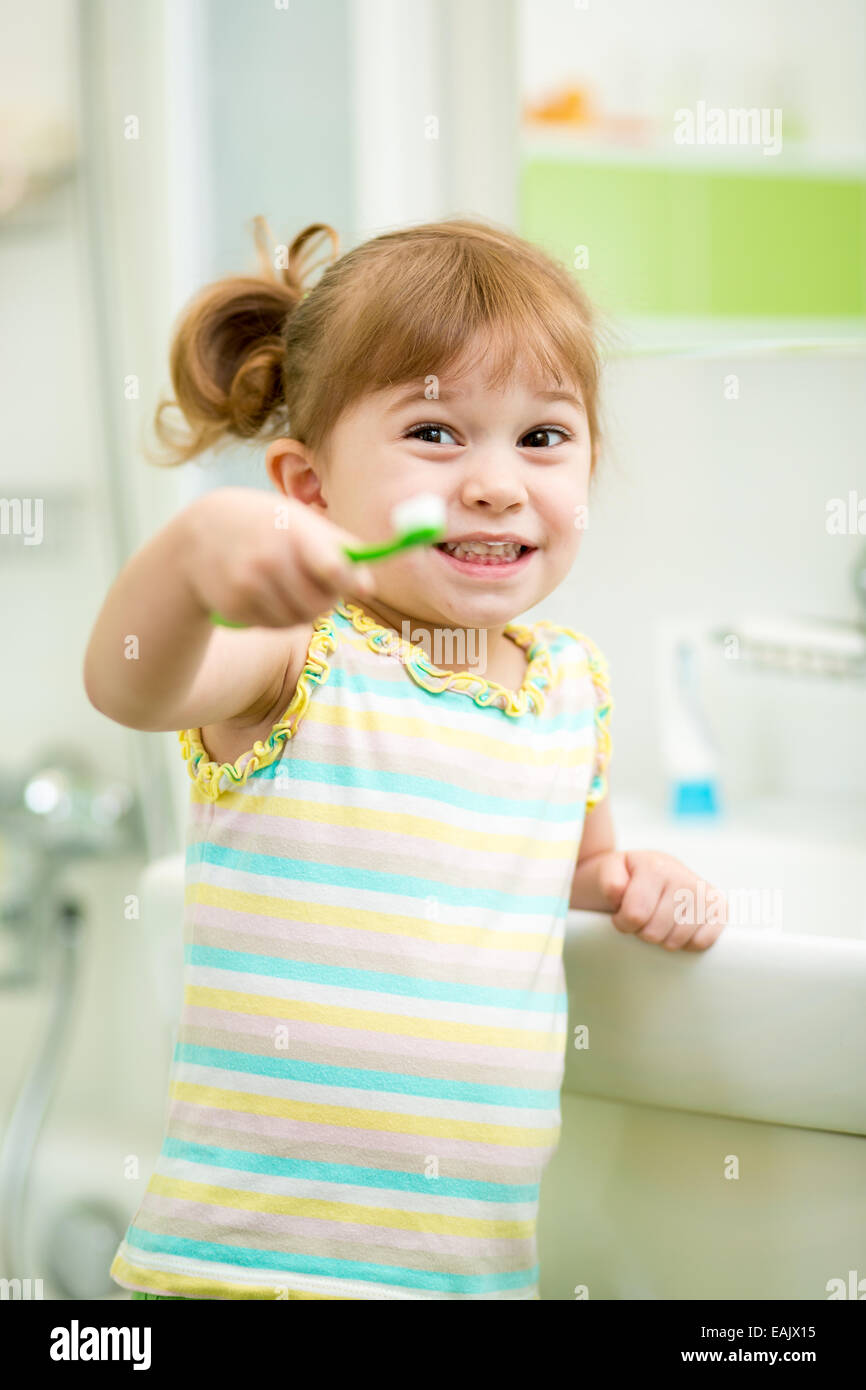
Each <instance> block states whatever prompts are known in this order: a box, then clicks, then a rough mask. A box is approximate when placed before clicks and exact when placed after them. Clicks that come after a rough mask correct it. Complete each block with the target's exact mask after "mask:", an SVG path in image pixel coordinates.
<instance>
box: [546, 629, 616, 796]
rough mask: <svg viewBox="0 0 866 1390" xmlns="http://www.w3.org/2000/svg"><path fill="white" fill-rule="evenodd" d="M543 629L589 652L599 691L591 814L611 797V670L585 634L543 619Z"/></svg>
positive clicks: (596, 691) (590, 791)
mask: <svg viewBox="0 0 866 1390" xmlns="http://www.w3.org/2000/svg"><path fill="white" fill-rule="evenodd" d="M539 626H542V627H550V628H553V629H554V630H555V631H556V632H566V633H568V635H569V637H574V638H575V640H576V641H578V642H580V643H582V645H583V646H584V648H585V649H586V654H587V660H588V663H589V671H590V675H591V676H592V683H593V686H594V688H595V718H594V725H595V763H594V773H593V777H592V781H591V782H590V784H589V791H588V793H587V798H586V810H587V811H591V810H592V809H593V807H594V806H597V805H598V803H599V802H600V801H603V800H604V798H605V797H606V796H607V789H608V788H607V769H608V764H609V763H610V759H611V754H612V751H613V749H612V745H611V738H610V716H611V711H612V709H613V707H614V701H613V699H612V698H611V693H610V671H609V669H608V664H607V661H606V659H605V657H604V656H603V655H602V653H601V651H600V650H599V648H598V647H597V646H596V644H595V642H593V640H592V638H591V637H587V635H586V633H585V632H575V630H574V628H573V627H563V626H561V625H560V624H559V623H551V622H548V620H547V619H546V618H544V619H542V620H541V623H540V624H539Z"/></svg>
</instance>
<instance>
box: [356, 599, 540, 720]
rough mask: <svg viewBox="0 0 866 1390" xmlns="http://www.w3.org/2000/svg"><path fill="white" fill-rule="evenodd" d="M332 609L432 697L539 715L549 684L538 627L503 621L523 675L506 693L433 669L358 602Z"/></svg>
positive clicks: (466, 674) (469, 676)
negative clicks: (448, 693) (462, 698)
mask: <svg viewBox="0 0 866 1390" xmlns="http://www.w3.org/2000/svg"><path fill="white" fill-rule="evenodd" d="M334 611H335V612H336V613H339V614H340V616H341V617H343V618H345V619H346V620H347V621H348V622H350V623H351V624H352V627H353V628H354V630H355V631H356V632H359V633H360V634H361V635H362V636H364V637H366V639H367V646H368V647H369V648H370V650H371V651H374V652H377V653H378V654H379V655H380V656H392V657H397V659H398V660H399V661H401V662H402V664H403V665H404V666H405V668H406V670H407V671H408V672H409V675H410V676H411V678H412V680H413V681H414V682H415V684H416V685H418V686H420V687H421V688H422V689H423V690H427V691H429V692H430V694H432V695H440V694H442V692H443V691H445V690H452V691H455V692H456V693H458V694H461V695H468V696H469V698H470V699H471V700H473V701H474V702H475V704H476V705H481V706H488V705H490V706H493V707H494V708H498V709H501V710H503V711H504V713H505V714H509V715H512V716H513V717H515V718H516V717H519V716H520V715H522V714H527V713H533V714H540V713H541V711H542V710H543V709H544V697H545V692H546V691H547V690H549V688H550V683H551V674H552V666H551V655H550V648H549V647H548V645H547V644H546V643H545V642H543V641H542V639H541V636H540V632H539V628H540V626H541V624H536V625H534V626H533V627H528V626H527V625H526V624H524V623H515V622H511V623H506V624H505V626H504V628H503V632H504V633H505V634H506V636H508V637H510V638H511V639H512V640H513V641H514V642H516V643H517V645H518V646H519V647H522V648H523V650H524V651H525V652H526V654H527V665H526V671H525V672H524V676H523V681H522V682H521V685H520V689H519V690H509V689H508V687H507V686H505V685H500V684H499V682H498V681H493V680H488V679H487V677H486V676H479V675H476V674H473V673H472V672H471V671H448V670H445V669H444V668H443V667H441V666H434V664H433V662H432V661H429V660H428V659H427V654H426V652H425V651H424V648H423V647H420V646H417V645H416V644H415V643H413V642H409V641H407V639H406V638H405V637H401V636H400V634H399V632H397V631H395V629H394V628H391V627H385V626H384V625H383V624H382V623H380V622H379V621H378V619H376V618H374V617H373V616H372V615H371V614H369V613H367V612H366V611H365V610H364V608H363V607H362V606H361V605H360V604H358V603H348V602H347V603H338V604H335V605H334Z"/></svg>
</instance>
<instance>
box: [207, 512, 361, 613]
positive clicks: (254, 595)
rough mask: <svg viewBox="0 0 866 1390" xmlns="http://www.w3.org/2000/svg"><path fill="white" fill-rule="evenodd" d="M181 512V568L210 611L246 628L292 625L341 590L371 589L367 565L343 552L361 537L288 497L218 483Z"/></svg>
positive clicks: (335, 597) (340, 594)
mask: <svg viewBox="0 0 866 1390" xmlns="http://www.w3.org/2000/svg"><path fill="white" fill-rule="evenodd" d="M185 516H186V535H187V538H188V544H187V546H186V547H185V559H184V565H183V569H184V573H185V575H186V578H187V581H188V584H189V586H190V589H191V591H192V593H193V594H194V596H195V598H196V600H197V601H198V602H199V603H200V604H201V607H202V609H203V610H204V611H205V612H206V613H208V614H210V613H213V612H217V613H219V614H220V615H221V616H222V617H225V618H228V619H229V620H230V621H231V622H233V623H244V624H245V625H246V626H247V627H293V626H296V625H297V624H300V623H307V622H310V621H311V620H312V619H313V618H315V617H316V616H317V615H318V614H320V613H322V612H324V611H325V610H327V609H328V608H331V607H332V606H333V604H334V603H335V602H337V601H338V600H339V599H341V598H342V597H343V596H344V595H345V594H347V593H356V594H361V595H364V594H371V593H373V592H374V582H373V575H372V573H371V571H370V569H369V567H368V566H366V565H355V564H353V562H352V561H351V560H350V559H349V558H348V556H347V555H344V554H343V552H342V546H343V545H344V544H345V545H356V546H357V545H363V544H364V541H363V540H362V539H361V538H360V537H358V536H355V535H353V534H352V533H351V532H349V531H344V530H343V529H342V527H340V526H336V525H335V524H334V523H333V522H331V521H328V519H327V517H324V516H323V515H322V514H321V513H320V512H317V511H315V510H314V509H313V508H312V507H308V506H306V505H305V504H304V503H303V502H298V501H296V500H295V499H294V498H287V497H283V496H281V495H275V494H273V493H271V492H265V491H263V490H261V489H254V488H242V487H225V488H217V489H216V490H215V491H214V492H209V493H206V494H205V495H204V496H202V497H199V498H196V500H195V501H194V502H192V503H191V504H190V506H189V507H188V508H187V509H186V513H185Z"/></svg>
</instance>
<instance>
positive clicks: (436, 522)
mask: <svg viewBox="0 0 866 1390" xmlns="http://www.w3.org/2000/svg"><path fill="white" fill-rule="evenodd" d="M391 525H392V526H393V528H394V531H395V535H394V536H393V537H392V538H391V540H390V541H386V542H385V544H383V545H367V546H360V547H357V548H356V547H352V546H348V545H344V546H343V552H344V554H346V555H348V557H349V559H350V560H352V561H354V562H355V563H356V564H360V563H366V562H367V561H370V560H385V559H387V557H388V556H389V555H397V554H398V553H399V552H400V551H401V550H408V549H409V548H410V546H413V545H429V544H432V542H433V541H435V540H436V538H437V536H441V535H442V532H443V531H444V530H445V503H444V502H443V501H442V498H441V497H437V495H436V493H434V492H419V493H417V494H416V495H415V496H414V497H407V498H406V500H405V501H404V502H398V503H397V505H396V506H395V507H392V509H391ZM210 619H211V622H212V623H216V624H217V625H218V626H219V627H246V626H247V624H246V623H233V622H231V621H230V620H229V619H228V618H223V617H220V615H219V613H211V615H210Z"/></svg>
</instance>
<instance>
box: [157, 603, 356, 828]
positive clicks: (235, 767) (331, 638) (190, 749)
mask: <svg viewBox="0 0 866 1390" xmlns="http://www.w3.org/2000/svg"><path fill="white" fill-rule="evenodd" d="M336 645H337V637H336V633H335V631H334V622H333V618H332V617H331V615H330V612H329V613H327V614H325V615H324V616H323V617H320V618H317V619H316V621H315V622H314V624H313V635H312V637H311V638H310V643H309V646H308V648H307V659H306V661H305V663H304V669H303V670H302V672H301V674H300V676H299V677H298V684H297V687H296V689H295V693H294V695H293V696H292V702H291V704H290V705H289V707H288V709H287V710H286V712H285V714H284V715H283V717H282V719H279V720H277V722H276V724H275V725H274V727H273V728H272V729H271V732H270V733H269V735H268V737H267V738H266V739H264V740H261V739H259V740H258V741H257V742H256V743H254V744H253V746H252V748H251V749H250V750H249V751H248V752H246V753H241V755H240V757H239V758H238V759H237V761H236V762H233V763H216V762H211V760H210V758H209V757H208V753H207V750H206V748H205V747H204V744H203V743H202V741H201V729H200V728H198V729H181V730H180V731H179V733H178V738H179V739H180V746H181V749H182V751H183V756H184V758H185V759H186V763H187V769H188V771H189V775H190V777H191V778H192V780H193V781H194V782H195V784H196V786H197V787H198V789H199V790H200V791H201V793H202V795H203V796H204V797H206V799H207V800H208V801H216V800H217V799H218V798H219V796H220V793H221V792H222V791H224V790H225V788H224V787H223V785H222V778H223V773H225V774H226V776H227V777H229V778H230V779H231V781H232V782H233V783H234V784H235V786H238V787H242V786H243V784H244V782H246V780H247V778H248V777H249V776H250V775H251V774H252V773H253V772H255V771H256V770H257V769H258V768H260V767H267V766H268V765H269V764H270V763H272V762H275V761H276V759H277V758H278V757H279V755H280V751H281V749H282V746H283V744H284V743H285V741H286V739H287V738H291V737H292V736H293V734H294V733H295V730H296V729H297V727H298V724H299V723H300V721H301V719H302V718H303V716H304V714H305V712H306V709H307V705H308V704H309V703H310V696H311V695H312V689H313V685H322V684H323V683H324V682H325V681H326V680H327V679H328V673H329V671H330V667H329V665H328V655H329V653H331V652H333V650H334V648H335V647H336Z"/></svg>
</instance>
